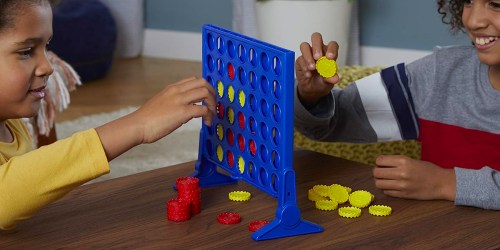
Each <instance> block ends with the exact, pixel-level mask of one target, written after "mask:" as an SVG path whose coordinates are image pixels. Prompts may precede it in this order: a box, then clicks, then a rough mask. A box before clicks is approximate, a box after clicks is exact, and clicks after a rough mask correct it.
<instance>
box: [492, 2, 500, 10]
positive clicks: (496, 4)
mask: <svg viewBox="0 0 500 250" xmlns="http://www.w3.org/2000/svg"><path fill="white" fill-rule="evenodd" d="M490 6H491V7H492V8H494V9H500V1H491V2H490Z"/></svg>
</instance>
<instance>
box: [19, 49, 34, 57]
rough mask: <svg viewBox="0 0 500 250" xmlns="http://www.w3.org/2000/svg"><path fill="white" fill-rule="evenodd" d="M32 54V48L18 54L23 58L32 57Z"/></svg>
mask: <svg viewBox="0 0 500 250" xmlns="http://www.w3.org/2000/svg"><path fill="white" fill-rule="evenodd" d="M31 53H32V49H31V48H29V49H24V50H20V51H18V52H17V54H19V55H20V56H21V57H22V58H28V57H30V56H31Z"/></svg>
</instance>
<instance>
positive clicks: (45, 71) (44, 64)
mask: <svg viewBox="0 0 500 250" xmlns="http://www.w3.org/2000/svg"><path fill="white" fill-rule="evenodd" d="M49 57H50V55H49V54H48V53H47V52H45V53H44V55H43V56H42V57H41V58H40V62H39V64H38V66H37V68H36V71H35V74H36V75H37V76H49V75H51V74H52V72H54V68H53V67H52V63H51V62H50V59H49Z"/></svg>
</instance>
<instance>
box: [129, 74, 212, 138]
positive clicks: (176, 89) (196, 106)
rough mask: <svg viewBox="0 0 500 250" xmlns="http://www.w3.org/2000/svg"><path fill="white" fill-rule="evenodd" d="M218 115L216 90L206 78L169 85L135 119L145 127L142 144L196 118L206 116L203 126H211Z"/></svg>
mask: <svg viewBox="0 0 500 250" xmlns="http://www.w3.org/2000/svg"><path fill="white" fill-rule="evenodd" d="M202 101H203V102H204V103H205V105H202V104H201V102H202ZM215 113H216V100H215V90H214V89H213V87H212V86H211V85H210V84H209V83H208V82H206V81H205V80H204V79H202V78H194V77H192V78H188V79H184V80H182V81H179V82H176V83H173V84H170V85H167V86H166V87H165V88H164V89H163V90H162V91H161V92H160V93H158V94H157V95H155V96H154V97H152V98H151V99H149V100H148V101H147V102H146V103H145V104H144V105H143V106H142V107H140V108H139V109H138V110H137V111H135V112H134V113H133V116H134V117H135V120H136V121H137V122H138V124H141V125H142V131H143V138H142V143H151V142H155V141H157V140H159V139H161V138H163V137H164V136H166V135H168V134H170V133H172V132H173V131H174V130H176V129H177V128H179V127H180V126H181V125H182V124H184V123H187V122H188V121H189V120H191V119H193V118H198V117H203V121H204V123H205V124H206V125H207V126H210V125H211V124H212V119H213V116H214V115H215Z"/></svg>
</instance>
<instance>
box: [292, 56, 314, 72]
mask: <svg viewBox="0 0 500 250" xmlns="http://www.w3.org/2000/svg"><path fill="white" fill-rule="evenodd" d="M295 68H296V69H297V71H303V72H306V71H309V69H308V65H307V63H306V60H305V59H304V57H303V56H301V57H299V58H297V60H296V61H295ZM312 70H314V69H312Z"/></svg>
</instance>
